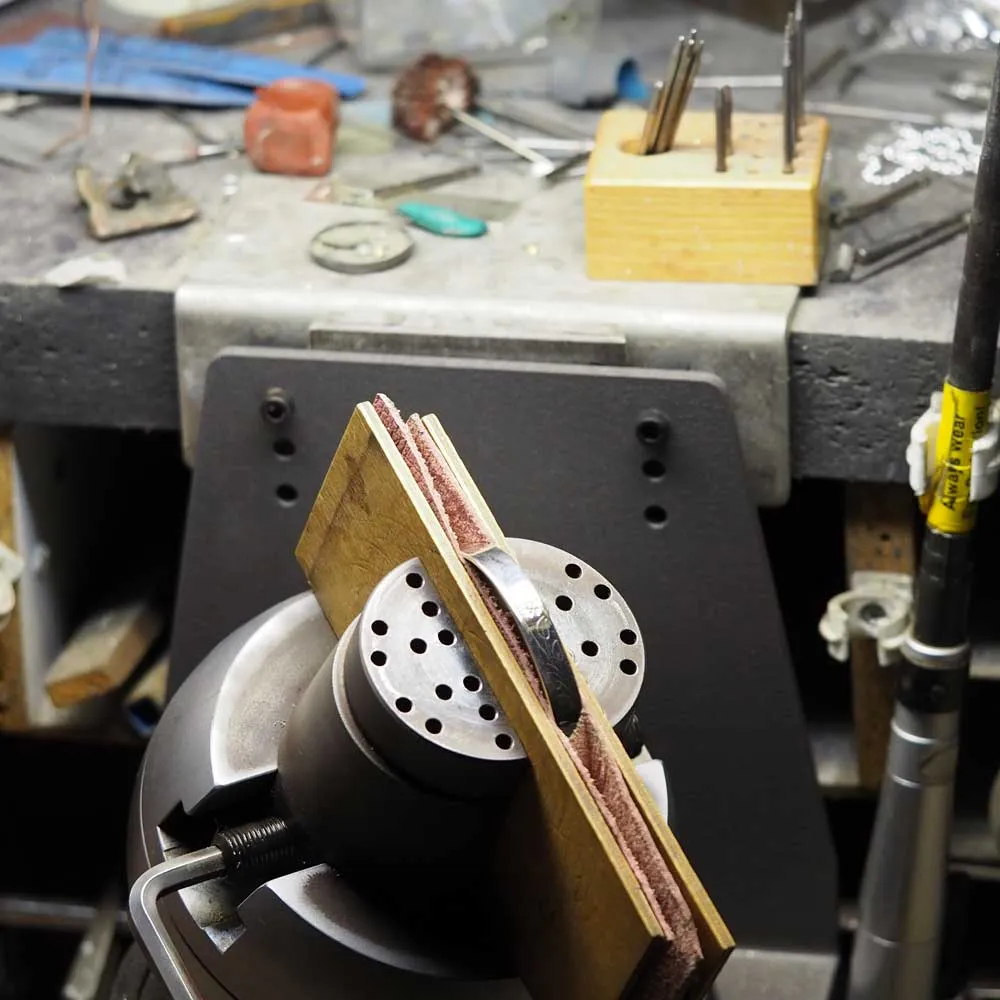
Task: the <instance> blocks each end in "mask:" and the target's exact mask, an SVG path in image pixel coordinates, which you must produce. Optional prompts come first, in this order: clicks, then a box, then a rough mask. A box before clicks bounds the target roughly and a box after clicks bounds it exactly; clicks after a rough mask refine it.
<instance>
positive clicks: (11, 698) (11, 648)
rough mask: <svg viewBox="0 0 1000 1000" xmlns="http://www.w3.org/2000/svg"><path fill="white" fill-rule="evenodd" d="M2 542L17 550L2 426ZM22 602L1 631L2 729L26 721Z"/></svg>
mask: <svg viewBox="0 0 1000 1000" xmlns="http://www.w3.org/2000/svg"><path fill="white" fill-rule="evenodd" d="M0 542H3V543H4V545H6V546H8V548H11V549H14V550H15V551H16V549H17V545H16V542H17V538H16V529H15V525H14V441H13V439H12V437H11V435H10V433H9V432H8V431H5V430H4V429H2V428H0ZM23 668H24V662H23V658H22V652H21V619H20V608H19V604H15V605H14V613H13V615H12V616H11V619H10V621H9V622H8V624H7V627H6V628H5V629H4V630H3V631H2V632H0V729H21V728H23V727H24V726H25V725H26V724H27V721H28V720H27V706H26V704H25V697H24V683H23Z"/></svg>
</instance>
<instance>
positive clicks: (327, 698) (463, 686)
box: [278, 539, 645, 864]
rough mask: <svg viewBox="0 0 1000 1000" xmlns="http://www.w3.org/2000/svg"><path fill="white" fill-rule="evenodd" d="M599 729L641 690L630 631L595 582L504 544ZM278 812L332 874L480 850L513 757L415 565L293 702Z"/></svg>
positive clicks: (582, 566) (512, 741)
mask: <svg viewBox="0 0 1000 1000" xmlns="http://www.w3.org/2000/svg"><path fill="white" fill-rule="evenodd" d="M510 544H511V548H512V550H513V552H514V555H515V556H516V557H517V559H518V561H519V562H520V563H521V565H522V566H523V568H524V569H525V571H526V572H527V574H528V575H529V576H530V577H531V579H532V581H533V582H534V583H535V586H536V587H537V588H538V590H539V592H540V594H541V596H542V598H543V600H544V601H545V604H546V606H547V607H548V609H549V612H550V614H551V616H552V618H553V620H554V622H555V624H556V627H557V628H558V630H559V633H560V635H561V637H562V639H563V643H564V645H565V646H566V648H567V650H568V652H569V653H570V655H571V656H572V657H573V659H574V662H575V663H576V665H577V667H578V668H579V670H580V672H581V673H582V674H583V676H584V677H585V678H586V679H587V682H588V684H589V685H590V687H591V689H592V690H593V691H594V693H595V695H596V696H597V698H598V700H599V701H600V702H601V704H602V706H603V707H604V709H605V711H606V713H607V714H608V716H609V718H610V720H611V722H612V723H613V724H616V723H618V722H620V721H621V720H622V719H623V718H624V717H625V716H626V715H627V714H628V712H629V710H630V709H631V708H632V706H633V705H634V704H635V700H636V698H637V697H638V694H639V690H640V688H641V686H642V677H643V671H644V666H645V655H644V650H643V644H642V637H641V635H640V633H639V629H638V626H637V624H636V621H635V619H634V617H633V615H632V613H631V611H630V610H629V608H628V606H627V605H626V603H625V601H624V600H623V598H622V597H621V595H620V594H619V593H618V592H617V591H616V590H615V589H614V587H612V586H611V584H610V583H609V582H608V581H607V580H606V579H605V578H604V577H603V576H601V575H600V574H599V573H597V572H596V570H594V569H592V568H591V567H590V566H588V565H587V564H586V563H584V562H582V561H581V560H579V559H577V558H575V557H573V556H571V555H569V554H568V553H566V552H563V551H562V550H560V549H557V548H554V547H553V546H550V545H543V544H541V543H538V542H529V541H522V540H517V539H512V540H510ZM278 766H279V772H280V787H281V789H282V792H283V795H284V798H285V802H286V804H287V807H288V809H289V811H290V812H291V813H292V815H293V816H294V818H295V819H296V820H297V821H298V823H299V824H300V825H301V826H302V827H303V828H304V829H305V830H306V832H307V833H308V834H309V835H310V836H311V837H312V839H313V841H314V842H315V843H317V844H318V845H320V849H321V850H322V851H323V853H324V855H325V857H326V858H327V860H330V861H331V862H332V863H334V864H337V863H342V862H345V861H348V860H350V861H352V862H358V861H360V862H371V863H378V862H379V861H380V859H381V860H383V861H384V859H385V857H387V856H390V857H392V858H393V859H395V860H402V859H403V858H404V857H412V858H413V860H414V861H420V862H422V863H427V862H432V861H433V860H434V858H435V857H438V858H445V857H452V856H454V855H455V853H456V852H457V853H461V852H463V851H465V850H470V851H474V850H476V845H477V844H478V845H479V848H481V847H482V844H483V841H484V839H485V837H487V836H488V831H489V829H491V828H492V826H493V825H494V823H495V820H496V817H497V815H498V811H499V810H500V809H501V808H502V806H503V802H504V799H505V796H506V794H507V793H508V792H509V791H510V790H511V789H512V788H513V787H514V785H515V784H516V782H517V780H518V778H519V777H520V776H521V775H522V774H523V772H524V768H525V766H526V760H525V754H524V749H523V747H522V746H521V744H520V742H519V740H518V739H517V736H516V734H515V733H514V730H513V728H512V727H511V725H510V723H509V722H508V720H507V719H506V717H505V715H504V713H503V712H502V710H501V709H500V706H499V703H498V702H497V699H496V697H495V695H494V694H493V692H492V690H491V689H490V687H489V685H488V684H487V683H486V681H485V679H484V678H483V676H482V675H481V673H480V672H479V668H478V667H477V666H476V663H475V661H474V660H473V658H472V655H471V653H470V652H469V649H468V647H467V646H466V644H465V642H464V640H463V639H462V636H461V635H460V634H459V633H458V631H457V629H456V627H455V623H454V621H453V620H452V618H451V616H450V615H449V613H448V611H447V609H446V608H445V607H444V605H443V603H442V601H441V599H440V597H439V595H438V594H437V592H436V590H435V589H434V587H433V585H432V584H431V582H430V580H429V579H428V578H427V576H426V574H425V573H424V570H423V567H422V566H421V564H420V563H419V561H418V560H416V559H413V560H410V561H408V562H406V563H404V564H403V565H401V566H399V567H397V568H396V569H395V570H393V571H392V572H391V573H389V574H387V576H386V577H385V578H384V579H383V580H382V582H381V583H380V584H379V585H378V586H377V587H376V588H375V589H374V590H373V591H372V594H371V596H370V597H369V600H368V602H367V603H366V605H365V607H364V609H363V611H362V613H361V615H360V616H359V617H358V618H357V619H356V620H355V621H354V622H353V623H352V624H351V626H350V627H349V628H348V629H347V630H345V633H344V635H343V637H342V638H341V641H340V643H339V644H338V646H337V648H336V650H335V651H334V654H333V655H332V656H331V657H330V658H329V659H328V660H327V662H326V663H324V665H323V667H322V668H321V669H320V671H319V673H318V674H317V675H316V677H314V678H313V680H312V681H311V682H310V684H309V685H308V687H307V688H306V690H305V691H304V692H303V695H302V697H301V699H300V700H299V702H298V703H297V705H296V707H295V709H294V711H293V712H292V716H291V718H290V720H289V723H288V728H287V732H286V735H285V739H284V741H283V744H282V748H281V753H280V755H279V763H278Z"/></svg>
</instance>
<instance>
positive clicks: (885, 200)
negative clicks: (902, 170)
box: [830, 174, 932, 229]
mask: <svg viewBox="0 0 1000 1000" xmlns="http://www.w3.org/2000/svg"><path fill="white" fill-rule="evenodd" d="M931 180H932V178H931V177H930V176H928V175H927V174H919V175H917V176H916V177H911V178H910V179H909V180H904V181H902V182H901V183H900V184H897V185H895V186H893V187H891V188H890V189H889V190H888V191H886V192H885V193H884V194H880V195H877V196H876V197H874V198H868V199H867V200H865V201H856V202H848V203H847V204H846V205H840V206H839V207H837V208H835V209H834V210H833V211H832V212H831V213H830V225H831V226H833V227H834V228H835V229H840V228H841V227H843V226H849V225H853V224H854V223H855V222H861V221H862V220H863V219H867V218H869V217H870V216H872V215H875V214H876V213H878V212H882V211H885V209H887V208H889V206H890V205H895V204H896V202H898V201H902V199H903V198H908V197H909V196H910V195H911V194H916V192H917V191H922V190H923V189H924V188H925V187H927V185H928V184H930V182H931Z"/></svg>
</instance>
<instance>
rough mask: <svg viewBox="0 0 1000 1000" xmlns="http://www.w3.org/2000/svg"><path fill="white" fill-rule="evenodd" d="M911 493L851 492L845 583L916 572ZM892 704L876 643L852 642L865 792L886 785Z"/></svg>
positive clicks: (857, 487)
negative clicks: (863, 573)
mask: <svg viewBox="0 0 1000 1000" xmlns="http://www.w3.org/2000/svg"><path fill="white" fill-rule="evenodd" d="M915 517H916V501H915V500H914V498H913V494H912V492H911V491H910V489H909V488H908V487H906V486H903V485H897V484H895V483H855V484H849V485H848V486H847V509H846V519H845V525H844V545H845V556H846V568H847V578H848V581H849V580H850V576H851V573H853V572H855V571H857V570H876V571H879V572H884V573H913V572H914V570H915V569H916V542H915V536H914V519H915ZM893 704H894V690H893V673H892V671H891V670H889V669H887V668H886V667H882V666H880V665H879V662H878V657H877V654H876V648H875V643H874V642H872V641H871V640H870V639H853V640H851V705H852V714H853V718H854V734H855V741H856V745H857V751H858V778H859V781H860V784H861V787H862V788H864V789H867V790H869V791H873V790H875V789H877V788H878V787H879V785H881V783H882V774H883V772H884V771H885V758H886V752H887V750H888V747H889V724H890V722H891V721H892V712H893Z"/></svg>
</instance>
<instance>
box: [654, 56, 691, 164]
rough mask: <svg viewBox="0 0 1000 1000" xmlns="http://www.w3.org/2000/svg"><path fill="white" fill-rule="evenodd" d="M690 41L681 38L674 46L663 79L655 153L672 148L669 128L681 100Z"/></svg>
mask: <svg viewBox="0 0 1000 1000" xmlns="http://www.w3.org/2000/svg"><path fill="white" fill-rule="evenodd" d="M688 48H689V46H688V40H687V39H686V38H684V37H683V36H681V37H680V38H679V39H678V40H677V44H676V45H675V46H674V51H673V53H672V54H671V57H670V63H669V65H668V67H667V75H666V76H665V77H664V78H663V84H664V88H665V94H664V99H663V111H662V113H661V115H660V117H659V120H658V121H657V123H656V137H655V138H654V139H653V150H652V151H653V152H654V153H665V152H666V151H667V150H668V149H669V148H670V147H669V146H668V145H667V144H666V135H667V130H668V128H669V122H670V116H671V115H672V114H673V113H674V109H675V108H676V105H677V101H678V100H679V99H680V87H681V86H682V81H683V78H684V73H685V67H686V65H687V59H688Z"/></svg>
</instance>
